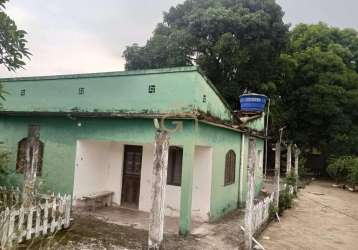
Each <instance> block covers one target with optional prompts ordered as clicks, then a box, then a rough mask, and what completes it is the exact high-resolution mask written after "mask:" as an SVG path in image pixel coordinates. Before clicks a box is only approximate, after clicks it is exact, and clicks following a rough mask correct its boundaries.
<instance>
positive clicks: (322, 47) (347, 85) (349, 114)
mask: <svg viewBox="0 0 358 250" xmlns="http://www.w3.org/2000/svg"><path fill="white" fill-rule="evenodd" d="M357 55H358V33H357V32H356V31H355V30H352V29H338V28H332V27H329V26H328V25H326V24H324V23H319V24H315V25H306V24H300V25H298V26H296V27H295V28H294V29H293V30H292V31H291V34H290V49H289V51H288V53H286V54H283V55H282V56H281V58H282V64H284V65H285V67H282V68H281V69H282V72H283V76H284V77H283V79H282V81H281V84H280V85H279V90H280V91H279V92H280V96H281V98H280V99H279V100H278V102H279V103H278V105H276V108H278V109H279V112H276V113H277V114H276V117H275V118H277V119H278V121H276V122H278V123H281V125H282V124H286V125H287V128H288V132H289V137H290V138H292V139H293V140H294V141H296V142H298V143H299V144H301V145H304V146H305V147H306V148H316V149H319V150H320V151H321V152H323V153H324V155H326V156H333V155H349V154H358V147H357V146H358V111H357V108H356V107H358V74H357V70H358V68H357V66H358V65H357V64H358V58H357Z"/></svg>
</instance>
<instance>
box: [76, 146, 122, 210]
mask: <svg viewBox="0 0 358 250" xmlns="http://www.w3.org/2000/svg"><path fill="white" fill-rule="evenodd" d="M122 165H123V144H121V143H118V142H110V141H108V142H107V141H106V142H104V141H89V140H81V141H77V152H76V164H75V180H74V189H73V197H74V199H79V198H81V197H82V196H84V195H88V194H91V193H95V192H99V191H113V192H114V197H113V198H114V199H113V201H114V202H115V203H117V204H119V203H120V200H121V188H122Z"/></svg>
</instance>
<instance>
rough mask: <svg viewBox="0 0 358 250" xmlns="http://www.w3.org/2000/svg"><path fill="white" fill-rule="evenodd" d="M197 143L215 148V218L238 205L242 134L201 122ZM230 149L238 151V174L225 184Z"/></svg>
mask: <svg viewBox="0 0 358 250" xmlns="http://www.w3.org/2000/svg"><path fill="white" fill-rule="evenodd" d="M197 143H198V144H199V145H203V146H211V147H212V148H213V161H212V162H213V169H212V188H211V206H210V207H211V208H210V210H211V211H210V218H211V219H212V220H214V219H216V218H218V217H220V216H221V215H223V214H225V213H227V212H229V211H232V210H234V209H236V208H237V206H238V199H239V180H240V179H239V174H240V171H239V169H240V152H241V151H240V149H241V134H240V133H238V132H235V131H232V130H228V129H222V128H218V127H214V126H211V125H207V124H203V123H200V126H199V136H198V140H197ZM230 149H232V150H234V151H235V153H236V171H235V175H236V176H235V183H234V184H231V185H228V186H225V185H224V176H225V156H226V153H227V152H228V151H229V150H230Z"/></svg>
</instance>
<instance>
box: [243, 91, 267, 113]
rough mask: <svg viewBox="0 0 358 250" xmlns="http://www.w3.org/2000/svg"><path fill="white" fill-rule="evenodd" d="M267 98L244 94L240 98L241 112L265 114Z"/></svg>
mask: <svg viewBox="0 0 358 250" xmlns="http://www.w3.org/2000/svg"><path fill="white" fill-rule="evenodd" d="M266 101H267V96H265V95H260V94H253V93H251V94H243V95H241V96H240V107H241V109H240V110H241V111H244V112H264V110H265V105H266Z"/></svg>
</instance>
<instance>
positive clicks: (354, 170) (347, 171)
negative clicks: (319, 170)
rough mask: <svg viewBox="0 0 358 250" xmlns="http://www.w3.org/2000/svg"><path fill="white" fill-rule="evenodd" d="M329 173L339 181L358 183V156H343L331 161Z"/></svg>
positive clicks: (351, 183) (328, 168)
mask: <svg viewBox="0 0 358 250" xmlns="http://www.w3.org/2000/svg"><path fill="white" fill-rule="evenodd" d="M327 173H328V174H329V175H330V176H331V177H332V178H334V179H335V181H336V182H337V183H340V182H342V183H346V184H350V185H352V186H354V185H358V157H354V156H342V157H339V158H336V159H333V160H331V161H330V164H329V165H328V167H327Z"/></svg>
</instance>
